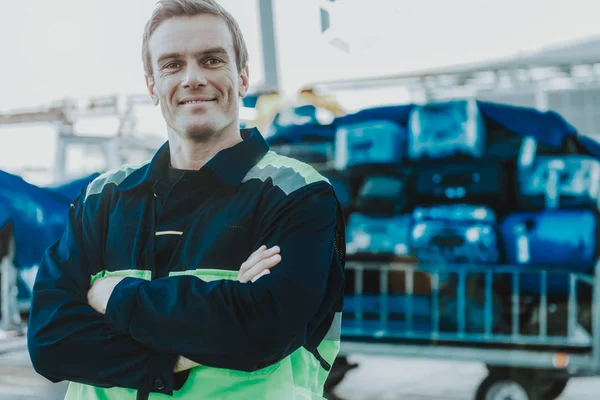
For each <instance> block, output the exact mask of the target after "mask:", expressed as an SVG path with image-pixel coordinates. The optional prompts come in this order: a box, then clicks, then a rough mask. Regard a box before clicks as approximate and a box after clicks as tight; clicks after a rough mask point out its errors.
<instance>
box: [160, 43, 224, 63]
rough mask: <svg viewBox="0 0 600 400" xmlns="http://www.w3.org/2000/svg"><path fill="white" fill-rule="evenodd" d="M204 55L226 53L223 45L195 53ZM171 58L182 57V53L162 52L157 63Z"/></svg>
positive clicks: (200, 55) (222, 54)
mask: <svg viewBox="0 0 600 400" xmlns="http://www.w3.org/2000/svg"><path fill="white" fill-rule="evenodd" d="M206 55H221V56H226V55H227V50H225V48H224V47H221V46H216V47H211V48H209V49H206V50H203V51H201V52H198V53H196V56H197V57H202V56H206ZM173 58H183V54H182V53H167V54H163V55H161V56H160V57H158V60H157V63H158V64H161V63H162V62H163V61H166V60H171V59H173Z"/></svg>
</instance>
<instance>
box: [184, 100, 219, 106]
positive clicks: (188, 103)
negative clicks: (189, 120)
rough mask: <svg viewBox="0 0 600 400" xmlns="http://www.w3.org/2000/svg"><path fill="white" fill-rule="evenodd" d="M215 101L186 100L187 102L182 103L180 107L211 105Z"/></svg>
mask: <svg viewBox="0 0 600 400" xmlns="http://www.w3.org/2000/svg"><path fill="white" fill-rule="evenodd" d="M213 101H215V99H209V100H185V101H180V102H179V105H195V104H206V103H211V102H213Z"/></svg>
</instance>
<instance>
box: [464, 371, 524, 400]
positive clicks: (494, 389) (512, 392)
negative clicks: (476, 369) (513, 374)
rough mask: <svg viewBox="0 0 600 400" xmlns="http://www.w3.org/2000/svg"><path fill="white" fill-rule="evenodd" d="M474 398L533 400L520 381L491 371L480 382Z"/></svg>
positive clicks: (480, 399)
mask: <svg viewBox="0 0 600 400" xmlns="http://www.w3.org/2000/svg"><path fill="white" fill-rule="evenodd" d="M475 400H533V399H532V398H531V397H530V396H529V393H528V391H527V388H526V387H524V386H523V385H522V384H521V383H519V382H516V381H514V380H512V379H511V378H509V377H508V375H507V374H504V373H501V372H492V371H490V374H489V375H488V376H487V377H486V378H485V379H484V380H483V381H482V382H481V384H480V385H479V387H478V388H477V392H476V393H475Z"/></svg>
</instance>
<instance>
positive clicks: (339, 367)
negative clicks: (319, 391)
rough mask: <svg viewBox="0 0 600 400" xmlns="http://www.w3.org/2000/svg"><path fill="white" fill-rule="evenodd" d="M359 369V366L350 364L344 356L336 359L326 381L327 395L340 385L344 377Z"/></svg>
mask: <svg viewBox="0 0 600 400" xmlns="http://www.w3.org/2000/svg"><path fill="white" fill-rule="evenodd" d="M356 367H358V364H354V363H352V364H351V363H349V362H348V359H347V358H346V357H344V356H339V357H337V358H336V359H335V362H334V363H333V366H332V367H331V371H330V372H329V376H328V377H327V380H326V381H325V393H331V392H333V390H334V389H335V387H336V386H337V385H339V384H340V383H341V382H342V380H344V377H345V376H346V374H347V373H348V371H350V370H351V369H354V368H356Z"/></svg>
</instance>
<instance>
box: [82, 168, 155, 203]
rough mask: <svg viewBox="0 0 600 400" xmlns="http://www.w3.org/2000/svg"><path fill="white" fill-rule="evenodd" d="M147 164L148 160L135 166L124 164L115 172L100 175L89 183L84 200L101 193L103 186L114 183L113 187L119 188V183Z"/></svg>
mask: <svg viewBox="0 0 600 400" xmlns="http://www.w3.org/2000/svg"><path fill="white" fill-rule="evenodd" d="M149 162H150V160H148V161H144V162H143V163H140V164H137V165H130V164H126V165H123V166H122V167H121V168H119V169H117V170H113V171H108V172H106V173H104V174H102V175H100V176H99V177H97V178H96V179H94V180H93V181H92V183H90V184H89V185H88V187H87V190H86V193H85V200H87V198H88V197H90V196H91V195H94V194H99V193H101V192H102V189H104V186H106V185H108V184H109V183H114V184H115V185H117V186H119V184H121V182H123V181H124V180H125V178H127V177H128V176H129V175H131V174H132V173H133V172H135V171H137V170H138V169H140V168H142V167H143V166H144V165H146V164H148V163H149Z"/></svg>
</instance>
